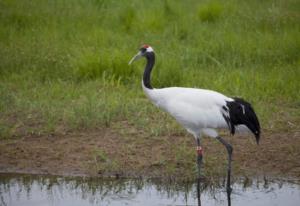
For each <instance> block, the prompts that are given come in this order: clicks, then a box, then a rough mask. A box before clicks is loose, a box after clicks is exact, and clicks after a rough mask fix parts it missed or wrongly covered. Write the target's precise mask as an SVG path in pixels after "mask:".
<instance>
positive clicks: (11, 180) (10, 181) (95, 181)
mask: <svg viewBox="0 0 300 206" xmlns="http://www.w3.org/2000/svg"><path fill="white" fill-rule="evenodd" d="M224 183H225V181H224V180H222V179H220V180H218V181H214V182H201V184H200V191H201V194H200V200H199V198H198V195H197V183H196V182H184V181H181V182H177V181H171V180H170V181H166V180H164V181H162V180H161V179H148V180H144V179H103V178H88V177H60V176H41V175H16V174H0V205H1V206H27V205H28V206H35V205H36V206H37V205H38V206H40V205H64V206H68V205H70V206H71V205H72V206H76V205H80V206H85V205H101V206H102V205H198V204H199V203H200V202H199V201H201V205H202V206H221V205H227V204H228V197H227V193H226V191H225V189H224ZM230 198H231V205H232V206H235V205H236V206H238V205H243V206H248V205H249V206H250V205H251V206H252V205H256V206H260V205H261V206H276V205H278V206H279V205H285V206H298V205H299V202H300V180H299V179H298V180H295V179H286V178H285V179H278V178H265V177H264V178H263V177H261V178H255V179H249V178H239V179H235V180H234V183H233V192H232V194H231V196H230Z"/></svg>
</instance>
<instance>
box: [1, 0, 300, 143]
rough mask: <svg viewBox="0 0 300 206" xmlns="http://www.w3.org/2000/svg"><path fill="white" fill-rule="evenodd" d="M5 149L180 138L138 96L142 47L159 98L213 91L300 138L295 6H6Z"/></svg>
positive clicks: (95, 1) (96, 1)
mask: <svg viewBox="0 0 300 206" xmlns="http://www.w3.org/2000/svg"><path fill="white" fill-rule="evenodd" d="M0 11H1V12H0V137H1V138H10V137H12V136H23V135H25V134H29V133H34V134H43V135H45V134H46V135H47V134H52V133H65V132H67V131H76V130H82V129H95V128H103V127H118V125H120V122H123V121H126V122H129V124H130V125H131V127H132V128H136V129H138V130H142V131H144V132H146V133H149V134H151V135H156V136H160V135H173V134H178V133H180V134H181V132H182V129H181V128H180V127H179V126H178V125H177V124H176V123H175V122H174V121H173V120H171V118H170V117H168V115H166V114H164V113H162V112H160V111H159V110H158V109H156V108H155V107H154V106H152V105H151V104H150V103H149V102H148V101H147V99H146V98H145V97H144V95H143V93H142V91H141V89H140V82H141V74H142V68H143V65H144V62H142V61H141V62H139V63H137V64H135V65H133V66H128V61H129V60H130V58H131V57H132V55H134V54H135V53H136V51H137V48H139V46H140V44H141V43H148V44H151V45H152V46H153V47H154V49H155V51H156V53H157V65H156V68H155V70H154V72H153V85H154V86H155V87H166V86H172V85H176V86H187V87H199V88H209V89H213V90H217V91H220V92H223V93H225V94H227V95H228V96H242V97H244V98H245V99H249V100H250V102H251V103H253V105H254V107H255V109H256V110H257V113H258V115H259V117H260V119H261V121H262V125H263V127H264V128H265V129H268V130H272V131H277V130H279V129H285V130H295V129H299V123H300V119H299V117H300V106H299V105H300V94H299V90H300V84H299V81H300V68H299V66H300V59H299V57H300V25H299V23H298V22H299V21H300V15H299V11H300V4H299V1H296V0H288V1H264V2H261V1H242V2H241V1H236V0H231V1H226V2H223V1H213V2H211V1H201V2H199V1H192V0H189V1H167V0H166V1H138V0H136V1H122V2H120V1H105V0H103V1H101V0H91V1H82V0H76V1H68V0H53V1H36V0H30V1H17V0H4V1H1V2H0Z"/></svg>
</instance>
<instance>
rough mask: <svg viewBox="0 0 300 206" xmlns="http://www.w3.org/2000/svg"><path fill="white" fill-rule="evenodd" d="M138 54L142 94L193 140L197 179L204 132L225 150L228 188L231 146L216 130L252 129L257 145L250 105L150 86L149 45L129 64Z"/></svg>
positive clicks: (239, 100)
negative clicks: (141, 63) (142, 66)
mask: <svg viewBox="0 0 300 206" xmlns="http://www.w3.org/2000/svg"><path fill="white" fill-rule="evenodd" d="M142 57H144V58H145V59H146V66H145V69H144V73H143V78H142V88H143V91H144V93H145V94H146V96H147V97H148V98H149V99H150V101H151V102H152V103H153V104H154V105H156V106H157V107H158V108H160V109H162V110H164V111H165V112H167V113H169V114H170V115H171V116H173V117H174V118H175V120H176V121H177V122H178V123H179V124H180V125H182V126H183V127H184V128H185V129H186V130H187V132H188V133H190V134H192V135H193V136H194V138H195V140H196V144H197V146H196V152H197V166H198V178H200V170H201V165H202V157H203V149H202V147H201V138H202V136H203V135H206V136H209V137H212V138H214V139H216V140H218V141H219V142H220V143H222V144H223V145H224V146H225V148H226V150H227V153H228V162H227V190H231V187H230V177H231V160H232V153H233V147H232V145H231V144H229V143H228V142H227V141H226V140H225V139H223V138H222V137H221V136H220V135H219V133H218V129H228V130H229V132H230V133H231V134H232V135H234V134H235V133H236V131H243V130H246V131H249V132H252V133H253V135H254V137H255V139H256V143H257V144H259V140H260V134H261V128H260V123H259V120H258V118H257V115H256V113H255V111H254V109H253V107H252V105H251V104H250V103H249V102H247V101H245V100H244V99H242V98H238V97H227V96H225V95H223V94H221V93H219V92H216V91H213V90H207V89H200V88H185V87H166V88H153V87H152V85H151V72H152V69H153V67H154V64H155V53H154V50H153V48H152V47H151V46H150V45H147V44H145V45H143V46H142V47H141V48H140V49H139V51H138V53H137V54H136V55H135V56H134V57H133V58H132V59H131V60H130V61H129V65H130V64H132V63H133V62H134V61H136V60H138V59H140V58H142Z"/></svg>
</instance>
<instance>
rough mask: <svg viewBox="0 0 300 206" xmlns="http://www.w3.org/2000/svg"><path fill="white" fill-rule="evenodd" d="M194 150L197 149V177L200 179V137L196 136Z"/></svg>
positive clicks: (201, 153) (201, 152)
mask: <svg viewBox="0 0 300 206" xmlns="http://www.w3.org/2000/svg"><path fill="white" fill-rule="evenodd" d="M196 150H197V165H198V179H200V176H201V165H202V156H203V151H202V147H201V146H200V139H199V138H197V148H196Z"/></svg>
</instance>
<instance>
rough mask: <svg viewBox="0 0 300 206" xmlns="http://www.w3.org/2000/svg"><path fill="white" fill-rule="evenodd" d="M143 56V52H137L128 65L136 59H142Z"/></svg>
mask: <svg viewBox="0 0 300 206" xmlns="http://www.w3.org/2000/svg"><path fill="white" fill-rule="evenodd" d="M141 57H142V53H141V52H139V53H137V54H136V55H135V56H134V57H133V58H132V59H131V60H130V62H129V63H128V65H130V64H132V62H134V61H135V60H138V59H140V58H141Z"/></svg>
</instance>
